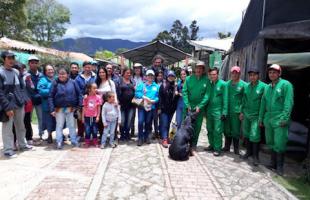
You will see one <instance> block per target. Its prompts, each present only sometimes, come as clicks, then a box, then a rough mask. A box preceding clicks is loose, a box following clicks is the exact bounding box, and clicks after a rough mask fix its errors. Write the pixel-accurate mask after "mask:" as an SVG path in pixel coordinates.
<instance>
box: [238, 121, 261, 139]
mask: <svg viewBox="0 0 310 200" xmlns="http://www.w3.org/2000/svg"><path fill="white" fill-rule="evenodd" d="M242 132H243V136H244V137H245V138H248V139H249V140H250V142H260V127H259V124H258V117H256V118H248V117H244V119H243V122H242Z"/></svg>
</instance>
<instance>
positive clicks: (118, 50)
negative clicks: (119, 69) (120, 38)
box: [115, 48, 128, 55]
mask: <svg viewBox="0 0 310 200" xmlns="http://www.w3.org/2000/svg"><path fill="white" fill-rule="evenodd" d="M125 51H128V49H126V48H118V49H116V50H115V54H116V55H121V54H122V53H124V52H125Z"/></svg>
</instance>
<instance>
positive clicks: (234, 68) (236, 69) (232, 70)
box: [230, 66, 240, 73]
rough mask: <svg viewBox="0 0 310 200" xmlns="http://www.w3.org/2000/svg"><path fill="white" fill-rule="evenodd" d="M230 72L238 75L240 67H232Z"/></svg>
mask: <svg viewBox="0 0 310 200" xmlns="http://www.w3.org/2000/svg"><path fill="white" fill-rule="evenodd" d="M230 72H237V73H240V67H238V66H233V67H232V68H231V70H230Z"/></svg>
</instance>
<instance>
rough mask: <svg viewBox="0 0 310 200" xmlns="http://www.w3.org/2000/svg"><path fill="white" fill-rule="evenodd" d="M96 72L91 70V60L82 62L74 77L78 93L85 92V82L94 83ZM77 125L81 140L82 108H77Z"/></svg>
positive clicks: (82, 131) (82, 133)
mask: <svg viewBox="0 0 310 200" xmlns="http://www.w3.org/2000/svg"><path fill="white" fill-rule="evenodd" d="M95 81H96V74H95V73H94V72H93V71H92V64H91V62H88V61H85V62H83V71H82V72H81V73H79V75H78V76H77V77H76V79H75V82H76V83H77V86H78V88H77V89H78V90H79V94H82V95H84V94H85V92H86V91H85V88H86V85H87V84H91V83H95ZM78 112H79V115H78V120H77V125H78V137H79V140H80V139H81V140H83V137H84V124H83V123H82V119H81V117H82V114H81V113H82V110H79V111H78Z"/></svg>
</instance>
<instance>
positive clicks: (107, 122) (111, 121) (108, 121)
mask: <svg viewBox="0 0 310 200" xmlns="http://www.w3.org/2000/svg"><path fill="white" fill-rule="evenodd" d="M102 123H103V126H104V130H103V135H102V139H101V147H100V148H101V149H104V146H105V143H106V140H107V136H108V134H110V145H111V147H112V148H115V147H116V144H114V134H115V127H116V125H117V123H118V125H120V123H121V112H120V109H119V106H118V105H117V103H116V101H115V93H114V92H107V102H105V103H104V105H103V106H102Z"/></svg>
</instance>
